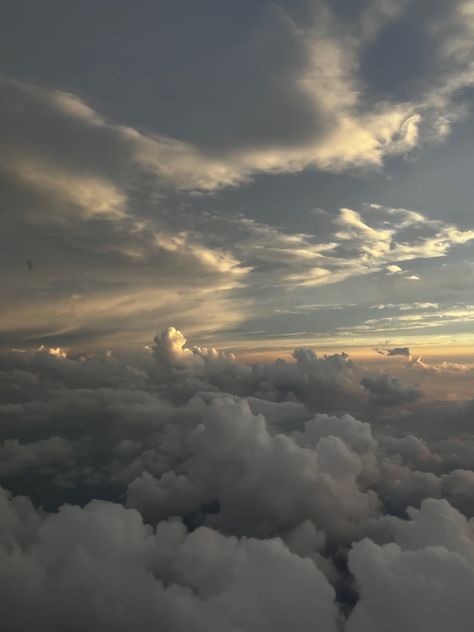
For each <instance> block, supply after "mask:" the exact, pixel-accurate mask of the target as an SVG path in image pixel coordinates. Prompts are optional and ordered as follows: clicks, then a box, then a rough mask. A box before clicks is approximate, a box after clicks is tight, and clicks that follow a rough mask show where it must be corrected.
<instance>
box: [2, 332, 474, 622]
mask: <svg viewBox="0 0 474 632" xmlns="http://www.w3.org/2000/svg"><path fill="white" fill-rule="evenodd" d="M399 370H400V371H407V372H409V371H412V370H413V369H412V368H411V367H410V366H404V365H400V367H399ZM361 379H362V382H363V384H364V385H365V386H366V388H367V389H368V391H369V398H367V395H366V394H365V393H364V390H363V389H362V388H361V386H360V384H359V382H360V380H361ZM420 397H421V393H420V390H419V389H418V388H416V387H412V386H406V385H404V384H403V382H402V381H401V380H399V379H397V378H394V377H392V376H387V375H383V374H382V375H374V374H370V373H369V372H368V371H367V370H366V369H365V368H364V367H363V366H359V365H358V364H357V363H355V362H353V361H352V360H351V359H350V358H349V357H348V356H347V354H332V355H326V356H318V355H316V354H315V353H314V352H312V351H311V350H308V349H298V350H297V351H295V354H294V358H293V361H292V362H288V361H284V360H277V361H276V362H273V363H270V364H260V365H254V366H249V365H244V364H241V363H239V362H238V361H237V360H236V358H235V357H234V356H232V354H229V353H224V352H222V351H218V350H216V349H213V348H205V347H193V346H191V345H188V343H187V341H186V338H185V336H184V335H183V334H182V333H181V332H180V331H179V330H177V329H176V328H169V329H168V330H165V331H164V332H162V333H161V334H160V335H158V336H156V337H155V340H154V344H153V346H151V347H150V348H148V350H144V351H140V352H131V351H129V352H127V353H125V352H124V353H122V354H115V353H111V352H107V353H102V354H95V355H91V354H84V355H71V354H68V353H66V352H64V351H63V350H61V349H57V348H53V349H48V348H46V347H43V348H41V349H39V350H36V351H18V350H17V351H13V352H10V353H8V354H3V355H1V356H0V415H1V417H2V427H1V431H0V456H1V457H2V458H1V461H2V465H1V467H0V482H1V484H2V486H3V487H4V488H6V489H10V490H11V491H12V492H13V494H14V496H13V497H11V496H10V494H9V493H8V492H6V491H2V492H1V494H0V555H1V556H2V560H3V561H2V564H0V568H1V571H0V584H1V586H2V598H1V600H2V612H3V613H4V617H5V620H8V621H9V622H11V623H10V625H11V627H12V629H18V630H24V629H28V628H29V627H30V626H31V624H32V620H33V619H34V620H35V625H37V627H39V629H43V628H44V629H51V630H55V629H62V628H63V627H64V625H65V622H66V621H70V619H71V616H74V618H75V620H77V621H78V622H79V625H80V626H82V627H84V626H87V627H88V629H92V630H94V629H101V630H103V629H109V628H110V629H112V627H113V628H114V629H129V628H130V626H132V625H134V626H136V625H140V626H142V627H143V626H146V625H155V622H157V621H160V624H163V621H166V626H167V629H170V630H174V629H176V630H181V629H183V626H184V627H186V628H187V629H196V630H201V629H206V630H213V629H216V630H222V629H224V630H225V629H229V630H232V629H235V628H236V627H239V629H242V630H246V629H249V630H251V629H254V628H255V626H256V625H258V627H259V629H263V630H265V629H268V630H275V629H280V628H281V629H287V628H288V625H290V623H289V621H291V622H292V623H291V625H294V624H295V622H297V624H298V628H299V629H302V630H305V629H308V630H309V629H314V626H315V625H318V623H317V622H319V625H324V629H325V630H326V629H327V630H331V629H334V630H336V629H340V627H341V626H342V627H343V629H345V630H346V629H347V630H351V629H354V630H358V629H368V630H370V629H371V626H372V628H373V629H380V628H381V627H382V621H381V620H380V619H379V617H380V616H382V615H381V614H380V609H379V606H380V604H382V605H384V604H385V603H388V602H390V603H391V604H396V605H398V607H397V612H398V610H400V611H401V612H402V613H403V612H404V609H403V608H402V607H401V606H400V604H404V603H405V600H406V599H408V595H412V594H413V593H414V592H416V590H419V591H420V594H425V592H423V591H426V598H428V596H430V595H431V594H432V593H431V592H430V591H431V590H432V582H431V579H430V578H431V577H432V576H433V575H434V576H436V577H439V579H440V581H446V585H447V586H449V585H452V584H453V583H454V585H457V582H459V581H461V575H462V573H464V574H465V577H469V576H470V575H469V573H471V572H472V569H471V566H470V565H471V561H472V560H471V557H472V559H473V560H474V555H473V553H472V551H473V550H474V549H473V545H472V525H471V522H470V520H468V518H470V517H471V516H473V515H474V504H473V502H472V490H473V485H474V481H473V474H472V467H473V466H474V448H473V445H474V444H473V445H471V443H472V441H471V440H470V437H471V438H472V435H471V434H470V430H469V425H468V424H467V425H466V423H467V422H466V420H467V419H470V417H469V415H470V407H469V405H464V406H460V405H459V404H458V403H453V402H447V403H446V405H445V406H444V408H442V407H441V404H440V403H439V402H437V403H436V405H435V406H433V403H432V402H430V401H425V400H420ZM374 402H375V403H377V404H379V405H380V407H382V406H383V407H384V409H381V408H376V407H374V406H373V403H374ZM395 404H403V412H397V411H396V408H394V409H393V410H391V411H388V410H387V408H388V407H389V406H395ZM440 411H441V412H440ZM447 418H448V419H451V422H450V423H446V419H447ZM369 420H370V423H369ZM407 426H408V427H409V431H408V432H406V431H405V428H406V427H407ZM460 429H463V430H462V431H463V433H464V434H463V437H464V438H463V441H462V442H460V441H456V437H459V432H460ZM25 494H26V495H28V496H30V497H31V500H29V499H27V498H25V497H24V495H25ZM448 503H449V504H448ZM40 505H41V506H42V507H43V508H38V509H37V507H39V506H40ZM410 507H411V508H410ZM460 512H463V513H462V514H461V513H460ZM347 555H348V557H347ZM463 559H464V560H465V561H463ZM347 563H349V569H350V572H351V573H352V575H349V574H348V573H347V571H346V568H347ZM463 565H464V566H463ZM461 568H464V569H465V570H463V571H462V572H461ZM449 569H451V570H449ZM456 569H457V570H456ZM466 569H467V570H466ZM451 572H452V573H453V574H452V575H451V574H450V573H451ZM352 577H353V578H354V579H352ZM443 577H444V578H445V579H444V580H442V578H443ZM410 581H411V582H414V583H415V587H412V589H411V590H410V591H408V592H407V588H406V586H407V583H408V584H410ZM450 582H451V583H450ZM410 585H411V584H410ZM466 585H469V583H467V584H466ZM443 586H444V584H443ZM466 594H467V593H466ZM123 595H126V596H127V598H126V599H125V600H123V599H122V597H123ZM453 595H454V592H453ZM98 596H100V602H98V600H97V597H98ZM53 597H54V600H53ZM277 597H278V599H277ZM453 599H456V601H455V602H454V601H453V603H456V609H455V612H456V615H455V618H454V619H453V629H456V625H458V623H457V622H458V621H459V620H460V619H459V617H462V616H463V615H462V612H464V611H465V610H463V609H465V608H466V606H467V604H468V603H470V601H469V600H467V601H466V599H465V597H464V595H463V593H462V592H460V591H459V590H457V592H456V597H454V596H453ZM58 600H59V601H58ZM275 600H277V601H278V605H277V606H275ZM20 603H21V604H23V607H21V608H20V607H19V604H20ZM58 603H59V606H58ZM119 603H121V604H122V606H121V607H119ZM417 603H418V602H417ZM25 604H27V605H28V608H25V607H24V606H25ZM354 606H355V608H354ZM387 607H388V606H387ZM394 607H395V606H394ZM353 608H354V609H353ZM416 612H417V611H416V610H415V605H414V606H413V608H411V609H410V610H409V611H406V614H405V615H403V614H400V615H398V616H406V617H407V618H406V620H405V619H396V623H397V625H402V623H403V624H404V625H405V626H406V627H407V629H410V628H413V629H414V628H415V624H414V623H413V621H416V620H417V619H416V617H417V614H416ZM413 617H414V619H412V618H413ZM456 617H457V618H456ZM442 621H443V624H444V623H446V621H445V620H444V619H442ZM321 622H323V623H321ZM338 626H339V628H338ZM361 626H362V627H361ZM364 626H365V627H364ZM460 629H462V628H460Z"/></svg>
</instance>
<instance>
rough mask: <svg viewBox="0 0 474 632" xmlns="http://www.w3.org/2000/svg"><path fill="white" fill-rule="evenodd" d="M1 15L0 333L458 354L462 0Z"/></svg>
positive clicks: (469, 17) (469, 332) (468, 319)
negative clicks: (454, 350)
mask: <svg viewBox="0 0 474 632" xmlns="http://www.w3.org/2000/svg"><path fill="white" fill-rule="evenodd" d="M0 17H1V19H0V73H1V74H0V90H1V93H2V95H1V97H2V98H1V101H0V104H1V105H0V132H1V137H2V143H1V148H0V180H1V190H2V204H1V209H2V214H3V217H2V231H1V234H0V262H1V268H0V275H1V278H0V287H1V293H2V296H1V300H2V315H1V317H0V344H1V346H20V347H21V346H35V345H39V344H43V343H44V344H48V345H51V346H56V345H61V346H66V347H73V348H93V347H99V346H103V345H107V346H120V347H127V346H136V345H142V344H146V343H147V342H148V341H149V340H150V339H151V337H152V335H153V334H154V333H155V332H156V331H158V330H162V329H163V328H165V327H167V326H168V325H175V326H176V327H179V328H180V329H182V330H184V331H186V333H187V334H188V335H192V337H193V340H194V341H196V342H203V343H206V341H210V340H212V341H213V342H214V341H215V342H216V344H217V343H218V344H219V346H221V347H232V348H235V349H236V350H238V351H239V350H240V351H241V352H244V351H249V350H250V351H252V350H254V351H255V350H257V349H259V350H266V349H268V350H280V351H281V350H284V349H286V348H293V347H294V346H295V344H306V345H310V344H314V345H316V346H319V347H322V348H340V349H342V348H353V347H363V348H367V349H370V348H371V347H373V346H384V345H385V346H387V347H391V346H397V345H402V344H409V345H410V346H412V347H417V346H420V347H421V346H424V345H429V346H434V345H436V346H439V347H440V348H441V347H442V348H445V347H449V346H452V345H465V346H470V345H471V344H472V342H473V339H474V335H473V334H474V327H473V323H474V307H473V304H474V299H473V298H472V297H473V294H472V289H473V270H474V268H473V264H474V257H473V254H472V244H473V240H474V219H473V213H472V207H471V204H472V176H473V173H472V169H473V167H472V150H471V148H472V144H473V141H474V119H473V112H472V108H471V105H472V94H473V87H474V44H473V42H474V3H473V2H472V1H471V0H453V1H451V2H449V3H447V2H438V1H433V0H430V1H428V0H411V1H410V0H406V1H405V0H404V1H401V0H397V1H392V0H365V1H364V0H359V1H357V2H350V3H347V2H343V1H342V0H332V1H329V0H328V1H326V2H322V1H309V0H288V1H286V2H266V1H263V0H261V1H256V0H252V1H250V0H243V1H240V2H238V3H237V2H232V3H231V2H222V1H217V0H202V1H201V2H199V3H198V2H192V1H190V0H188V1H184V0H163V1H162V0H155V1H151V0H141V1H140V2H131V0H128V1H125V0H113V1H112V0H104V1H102V2H92V1H91V0H84V1H82V2H77V3H73V2H64V1H59V0H57V1H53V0H43V1H42V2H33V1H24V0H17V1H16V2H15V3H4V4H3V7H2V9H1V16H0ZM28 260H30V261H31V266H30V265H29V264H28Z"/></svg>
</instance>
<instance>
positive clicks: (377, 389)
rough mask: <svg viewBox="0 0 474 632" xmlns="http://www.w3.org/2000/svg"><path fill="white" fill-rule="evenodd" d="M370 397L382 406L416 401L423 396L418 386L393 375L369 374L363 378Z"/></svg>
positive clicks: (363, 384)
mask: <svg viewBox="0 0 474 632" xmlns="http://www.w3.org/2000/svg"><path fill="white" fill-rule="evenodd" d="M361 384H362V386H363V387H364V388H365V389H366V390H367V392H368V393H369V397H370V399H371V400H372V401H373V402H374V403H376V404H380V405H381V406H396V405H401V404H404V403H406V402H415V401H417V400H418V399H420V398H421V397H422V396H423V393H422V392H421V391H420V390H419V389H418V388H417V387H416V386H409V385H405V384H402V383H401V381H400V380H399V379H398V378H396V377H392V376H391V375H373V376H372V375H368V376H366V377H363V378H362V380H361Z"/></svg>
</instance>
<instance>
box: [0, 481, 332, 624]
mask: <svg viewBox="0 0 474 632" xmlns="http://www.w3.org/2000/svg"><path fill="white" fill-rule="evenodd" d="M0 498H1V503H2V522H1V529H0V535H1V536H3V538H5V537H6V538H8V539H7V543H8V544H7V546H6V547H3V546H2V547H1V548H0V555H1V558H2V564H1V571H0V582H1V585H2V597H1V602H2V612H3V617H4V620H5V621H8V624H9V626H10V627H11V628H12V629H16V630H20V629H27V628H28V627H29V626H31V625H35V626H36V628H37V629H40V630H46V629H50V630H56V629H61V628H64V626H68V625H70V622H71V620H72V619H73V620H74V622H75V623H74V625H77V626H79V627H81V628H83V627H84V626H87V628H88V629H90V630H101V631H102V630H112V629H113V630H128V629H130V627H135V626H138V627H140V628H141V629H144V628H146V627H149V626H162V625H163V624H164V625H166V629H167V630H170V631H172V630H182V629H184V628H186V629H188V630H204V629H206V630H216V631H217V630H229V631H230V630H232V629H236V627H238V628H239V629H241V630H252V629H255V626H256V625H258V626H259V629H261V630H269V631H270V630H285V629H287V627H288V625H293V624H295V623H296V624H297V625H298V628H299V629H301V630H311V629H313V628H314V626H315V625H322V626H324V629H325V630H328V632H329V631H331V630H334V631H335V630H336V629H337V625H336V617H337V613H336V608H335V605H334V591H333V589H332V588H331V586H330V585H329V583H328V582H327V580H326V579H325V578H324V576H323V575H322V573H321V572H320V571H319V570H318V569H317V568H316V566H314V564H312V562H310V561H309V560H305V559H302V558H301V557H298V556H297V555H295V554H292V553H290V551H289V550H288V549H287V548H286V546H285V545H284V544H283V542H282V541H281V540H279V539H271V540H267V541H265V542H262V541H259V540H255V539H246V538H243V539H241V540H239V539H237V538H235V537H226V536H224V535H222V534H220V533H218V532H216V531H213V530H211V529H208V528H200V529H198V530H196V531H193V532H192V533H188V531H187V529H186V528H185V526H184V525H183V524H182V523H181V522H180V521H179V520H176V519H174V520H173V519H172V520H170V521H167V522H163V523H161V524H160V525H159V526H158V528H157V529H156V531H154V530H153V529H151V528H150V527H148V526H145V525H144V524H143V522H142V519H141V517H140V515H139V514H138V513H137V512H136V511H134V510H131V509H125V508H124V507H122V506H121V505H116V504H112V503H106V502H101V501H94V502H92V503H90V504H88V505H87V506H86V507H84V508H80V507H78V506H71V505H64V506H63V507H62V508H61V510H60V511H59V513H57V514H49V515H48V514H46V515H44V514H43V515H39V514H37V513H36V512H35V511H34V509H33V507H32V506H31V504H29V503H28V501H27V499H25V498H21V497H17V498H15V499H13V500H11V499H10V498H9V496H8V494H6V493H5V492H4V491H3V490H2V495H1V497H0ZM12 536H13V540H10V538H11V537H12ZM17 538H18V539H17ZM10 544H14V547H15V548H14V549H12V548H10V546H9V545H10ZM99 594H100V600H99V601H98V600H97V595H99ZM276 594H280V595H281V599H280V600H279V603H278V604H276V603H275V596H276Z"/></svg>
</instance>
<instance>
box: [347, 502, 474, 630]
mask: <svg viewBox="0 0 474 632" xmlns="http://www.w3.org/2000/svg"><path fill="white" fill-rule="evenodd" d="M409 515H410V520H409V521H408V522H405V521H396V525H397V526H396V527H395V538H396V543H393V544H387V545H385V546H382V547H380V546H378V545H376V544H374V543H373V542H371V541H369V540H364V541H362V542H360V543H358V544H356V545H355V546H354V548H353V550H352V551H351V553H350V555H349V566H350V569H351V572H352V573H354V575H355V577H356V581H357V583H358V586H359V588H360V591H361V600H360V601H359V602H358V604H357V605H356V607H355V609H354V612H353V613H352V615H351V617H350V619H349V622H348V624H347V626H346V629H347V630H349V632H356V631H358V630H364V631H367V632H370V631H372V630H380V629H383V630H387V631H392V630H393V631H395V630H399V629H400V628H405V629H413V630H414V629H416V630H421V631H424V630H445V629H447V628H449V629H451V630H464V629H466V630H467V629H468V628H469V626H470V625H471V624H472V621H473V617H474V612H473V610H472V606H471V601H470V599H469V597H468V595H469V593H470V591H471V590H472V587H473V581H474V571H473V566H472V561H473V550H474V549H473V542H474V540H473V532H472V525H471V524H470V523H468V522H467V521H466V519H465V518H464V517H463V516H462V515H461V514H459V513H458V512H457V511H456V510H454V509H452V508H451V507H450V506H449V504H448V503H446V502H445V501H443V500H439V501H437V500H427V501H425V502H424V503H423V505H422V507H421V510H419V511H416V510H410V512H409ZM427 603H429V604H431V605H430V608H429V609H428V610H427V609H426V608H425V604H427Z"/></svg>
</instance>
